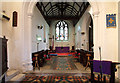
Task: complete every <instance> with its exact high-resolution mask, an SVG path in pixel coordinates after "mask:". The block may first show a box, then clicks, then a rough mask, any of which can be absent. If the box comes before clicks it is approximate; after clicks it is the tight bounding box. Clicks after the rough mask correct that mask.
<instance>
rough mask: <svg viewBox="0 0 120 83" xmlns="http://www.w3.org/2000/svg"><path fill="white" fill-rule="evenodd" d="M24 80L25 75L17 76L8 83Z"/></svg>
mask: <svg viewBox="0 0 120 83" xmlns="http://www.w3.org/2000/svg"><path fill="white" fill-rule="evenodd" d="M24 78H25V74H18V75H16V76H15V77H13V78H12V79H11V80H10V81H9V82H12V83H18V82H20V81H22V80H23V79H24Z"/></svg>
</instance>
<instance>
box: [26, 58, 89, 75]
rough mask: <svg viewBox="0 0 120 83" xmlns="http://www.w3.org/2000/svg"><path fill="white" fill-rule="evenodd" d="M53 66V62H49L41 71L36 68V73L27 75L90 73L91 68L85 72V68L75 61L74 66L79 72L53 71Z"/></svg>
mask: <svg viewBox="0 0 120 83" xmlns="http://www.w3.org/2000/svg"><path fill="white" fill-rule="evenodd" d="M51 64H52V60H50V61H47V62H46V63H45V64H44V66H43V67H40V70H38V69H37V68H36V69H35V71H33V70H32V71H27V72H26V73H90V68H89V67H88V68H87V69H86V70H85V67H84V66H83V65H82V64H80V62H78V61H77V60H75V59H74V64H75V66H76V67H77V70H65V71H63V70H53V69H51Z"/></svg>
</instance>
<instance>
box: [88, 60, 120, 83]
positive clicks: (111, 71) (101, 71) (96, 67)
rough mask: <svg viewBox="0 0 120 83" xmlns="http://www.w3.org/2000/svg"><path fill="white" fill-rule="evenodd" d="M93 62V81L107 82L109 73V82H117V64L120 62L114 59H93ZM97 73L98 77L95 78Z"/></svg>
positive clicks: (98, 82) (94, 82) (93, 82)
mask: <svg viewBox="0 0 120 83" xmlns="http://www.w3.org/2000/svg"><path fill="white" fill-rule="evenodd" d="M90 62H91V83H96V82H97V83H106V82H108V81H107V80H106V76H107V75H109V76H110V78H109V83H115V72H116V71H117V69H116V65H118V64H120V63H116V62H112V61H100V60H93V61H90ZM95 73H96V74H98V79H97V80H95V79H94V78H95Z"/></svg>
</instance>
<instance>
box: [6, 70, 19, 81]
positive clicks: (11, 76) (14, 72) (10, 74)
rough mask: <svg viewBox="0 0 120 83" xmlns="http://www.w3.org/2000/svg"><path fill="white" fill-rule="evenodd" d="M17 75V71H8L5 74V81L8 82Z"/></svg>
mask: <svg viewBox="0 0 120 83" xmlns="http://www.w3.org/2000/svg"><path fill="white" fill-rule="evenodd" d="M19 73H20V72H19V71H18V70H8V71H7V73H6V78H5V81H9V80H10V79H12V78H13V77H15V76H16V75H18V74H19Z"/></svg>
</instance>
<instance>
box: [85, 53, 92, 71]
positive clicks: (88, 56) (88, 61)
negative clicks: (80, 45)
mask: <svg viewBox="0 0 120 83" xmlns="http://www.w3.org/2000/svg"><path fill="white" fill-rule="evenodd" d="M86 56H87V65H86V67H85V70H86V69H87V67H88V66H90V57H91V54H86Z"/></svg>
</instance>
